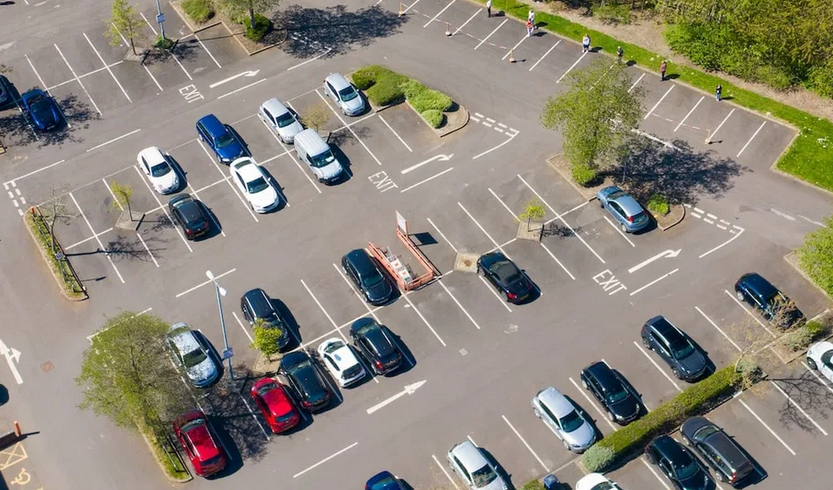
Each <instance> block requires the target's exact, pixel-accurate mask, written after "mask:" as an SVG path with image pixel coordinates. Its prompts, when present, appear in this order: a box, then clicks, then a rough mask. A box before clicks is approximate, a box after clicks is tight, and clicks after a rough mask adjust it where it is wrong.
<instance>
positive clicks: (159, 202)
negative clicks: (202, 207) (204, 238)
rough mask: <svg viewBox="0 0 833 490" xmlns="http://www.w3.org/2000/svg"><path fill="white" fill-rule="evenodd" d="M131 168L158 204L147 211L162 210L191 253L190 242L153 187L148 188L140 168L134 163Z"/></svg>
mask: <svg viewBox="0 0 833 490" xmlns="http://www.w3.org/2000/svg"><path fill="white" fill-rule="evenodd" d="M133 168H134V169H136V173H137V174H139V178H140V179H142V182H144V183H145V187H147V189H148V192H150V195H151V196H153V198H154V199H155V200H156V204H158V205H159V207H158V208H156V209H154V210H152V211H148V213H152V212H155V211H157V210H160V209H161V210H162V212H163V213H165V217H167V218H168V222H169V223H170V224H171V227H172V228H173V229H174V230H176V234H177V235H179V238H181V239H182V243H184V244H185V246H186V247H188V251H189V252H191V253H193V252H194V250H193V249H192V248H191V244H190V243H188V240H186V239H185V237H184V236H182V232H181V231H179V227H178V226H176V225H175V224H174V220H173V219H172V218H171V215H170V214H169V213H168V209H167V208H166V207H165V206H164V205H163V204H162V201H160V200H159V196H157V195H156V193H155V192H153V189H151V188H150V184H149V183H148V181H147V179H146V178H145V176H144V175H142V171H141V170H139V167H137V166H135V165H134V166H133Z"/></svg>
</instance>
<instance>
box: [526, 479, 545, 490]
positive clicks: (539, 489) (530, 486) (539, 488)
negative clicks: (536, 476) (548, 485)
mask: <svg viewBox="0 0 833 490" xmlns="http://www.w3.org/2000/svg"><path fill="white" fill-rule="evenodd" d="M521 490H546V489H545V488H544V484H543V483H541V482H539V481H538V480H532V481H530V482H526V484H525V485H524V486H522V487H521Z"/></svg>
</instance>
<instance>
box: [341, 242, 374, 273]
mask: <svg viewBox="0 0 833 490" xmlns="http://www.w3.org/2000/svg"><path fill="white" fill-rule="evenodd" d="M345 258H346V259H347V261H348V262H350V263H351V264H353V267H355V268H356V270H357V271H358V273H359V274H361V275H364V274H369V273H373V272H374V271H376V264H374V263H373V260H371V258H370V255H369V254H368V253H367V251H365V250H364V249H363V248H357V249H355V250H353V251H351V252H350V253H348V254H347V255H345Z"/></svg>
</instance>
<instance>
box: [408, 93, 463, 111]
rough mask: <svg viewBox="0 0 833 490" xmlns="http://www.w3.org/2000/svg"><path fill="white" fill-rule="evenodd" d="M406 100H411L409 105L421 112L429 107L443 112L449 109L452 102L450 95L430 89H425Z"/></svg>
mask: <svg viewBox="0 0 833 490" xmlns="http://www.w3.org/2000/svg"><path fill="white" fill-rule="evenodd" d="M408 100H409V101H410V102H411V105H412V106H414V109H416V111H417V112H419V113H423V112H425V111H427V110H429V109H435V110H438V111H443V112H444V111H447V110H449V109H451V105H452V104H453V103H454V102H453V101H452V100H451V97H449V96H447V95H445V94H444V93H442V92H438V91H436V90H431V89H425V90H423V91H422V93H420V94H418V95H417V96H416V97H414V98H413V99H408Z"/></svg>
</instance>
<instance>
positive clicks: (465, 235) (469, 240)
mask: <svg viewBox="0 0 833 490" xmlns="http://www.w3.org/2000/svg"><path fill="white" fill-rule="evenodd" d="M463 208H465V209H466V211H469V210H468V208H467V207H465V205H464V206H463V207H462V208H461V207H460V206H448V209H447V212H446V213H445V214H443V215H441V216H429V218H430V219H431V222H432V223H433V224H434V225H435V226H436V227H437V228H438V229H439V230H441V231H442V234H443V235H445V238H446V240H448V241H449V243H450V244H451V246H452V248H453V249H454V250H456V251H457V252H459V253H476V254H483V253H486V252H488V251H489V250H492V249H493V248H495V244H494V242H493V241H492V240H489V237H488V236H487V235H486V234H485V233H483V231H482V230H481V229H480V228H479V227H478V226H477V223H475V221H474V220H472V218H471V217H469V215H468V214H466V212H465V211H464V210H463ZM469 212H470V211H469ZM475 219H476V218H475ZM429 258H430V256H429Z"/></svg>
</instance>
